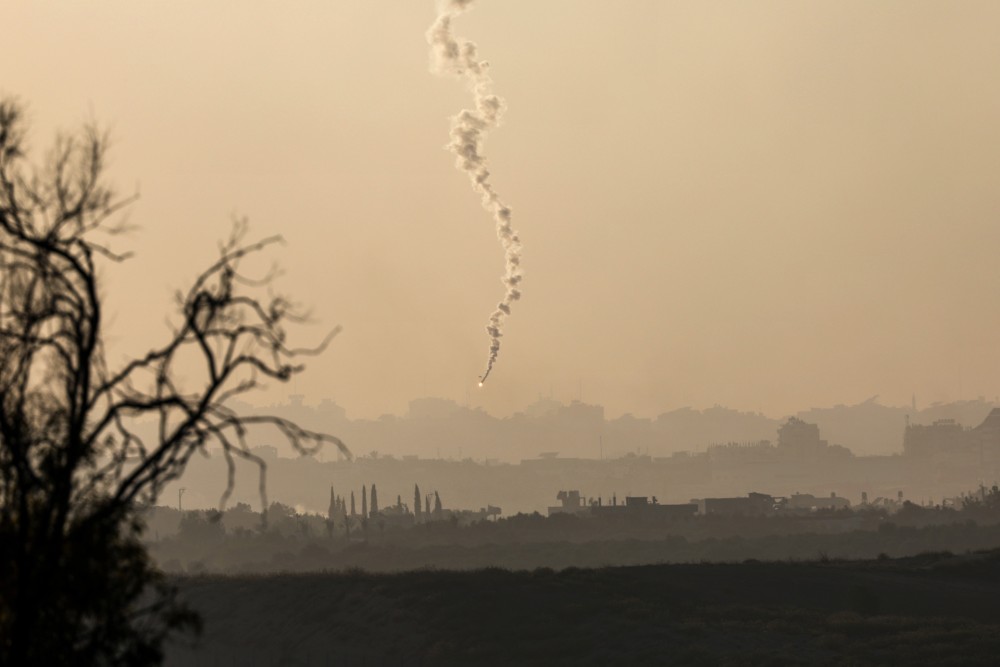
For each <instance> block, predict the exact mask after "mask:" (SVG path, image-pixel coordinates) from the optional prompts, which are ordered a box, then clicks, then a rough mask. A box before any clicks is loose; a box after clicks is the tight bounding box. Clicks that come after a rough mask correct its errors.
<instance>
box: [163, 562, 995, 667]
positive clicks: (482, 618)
mask: <svg viewBox="0 0 1000 667" xmlns="http://www.w3.org/2000/svg"><path fill="white" fill-rule="evenodd" d="M178 583H179V585H180V587H181V589H182V591H183V595H184V597H185V598H186V599H187V600H188V601H189V602H190V603H191V604H192V605H193V606H194V607H195V608H196V609H198V610H199V611H200V612H201V613H202V614H203V615H204V619H205V626H206V627H205V634H204V636H203V638H202V640H201V642H200V643H199V645H198V646H196V647H184V646H175V647H173V649H172V651H171V652H170V656H169V660H168V664H170V665H178V666H179V665H206V666H208V665H313V664H316V665H437V664H455V665H467V664H518V665H549V664H553V665H556V664H558V665H562V664H572V665H608V664H625V663H626V662H627V661H628V662H631V663H633V664H671V665H684V664H694V665H700V664H705V665H714V664H722V665H725V664H731V665H747V664H761V665H799V664H830V665H834V664H835V665H844V664H847V665H886V664H899V665H923V664H926V665H977V664H981V665H992V664H996V656H997V655H998V654H1000V605H998V604H997V601H998V599H1000V552H986V553H979V554H968V555H962V556H953V555H950V554H928V555H923V556H919V557H915V558H908V559H901V560H888V559H883V560H874V561H862V562H836V561H825V562H811V563H787V562H785V563H759V562H745V563H741V564H691V565H656V566H643V567H618V568H601V569H567V570H563V571H558V572H557V571H552V570H548V569H540V570H535V571H530V572H528V571H522V572H509V571H504V570H498V569H487V570H479V571H471V572H446V571H417V572H407V573H400V574H370V573H364V572H345V573H329V574H296V575H274V576H241V577H220V576H204V577H188V578H181V579H179V580H178Z"/></svg>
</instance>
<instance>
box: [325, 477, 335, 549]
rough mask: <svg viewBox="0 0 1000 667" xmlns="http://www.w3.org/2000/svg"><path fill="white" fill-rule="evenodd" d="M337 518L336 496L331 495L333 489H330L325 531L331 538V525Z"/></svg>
mask: <svg viewBox="0 0 1000 667" xmlns="http://www.w3.org/2000/svg"><path fill="white" fill-rule="evenodd" d="M336 518H337V496H336V495H335V494H334V493H333V487H332V486H331V487H330V505H329V506H328V507H327V509H326V529H327V531H328V532H329V533H330V536H331V537H332V536H333V524H334V521H335V520H336Z"/></svg>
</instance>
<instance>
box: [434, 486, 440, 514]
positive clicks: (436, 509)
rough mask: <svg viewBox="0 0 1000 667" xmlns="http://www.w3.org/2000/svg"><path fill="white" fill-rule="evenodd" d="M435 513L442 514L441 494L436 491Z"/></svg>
mask: <svg viewBox="0 0 1000 667" xmlns="http://www.w3.org/2000/svg"><path fill="white" fill-rule="evenodd" d="M434 514H441V496H439V495H438V492H437V491H435V492H434Z"/></svg>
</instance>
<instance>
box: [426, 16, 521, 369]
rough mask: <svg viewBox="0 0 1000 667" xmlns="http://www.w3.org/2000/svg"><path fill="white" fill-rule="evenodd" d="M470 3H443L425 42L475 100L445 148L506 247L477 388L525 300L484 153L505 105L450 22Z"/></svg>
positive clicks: (513, 242) (506, 213)
mask: <svg viewBox="0 0 1000 667" xmlns="http://www.w3.org/2000/svg"><path fill="white" fill-rule="evenodd" d="M472 2H473V0H443V1H442V2H440V3H439V14H438V17H437V19H436V20H435V21H434V24H433V25H432V26H431V27H430V30H428V31H427V41H428V43H429V44H430V45H431V54H432V57H433V68H434V70H435V71H436V73H438V74H452V75H455V76H458V77H461V78H463V79H465V80H466V81H467V82H468V84H469V87H470V88H471V89H472V92H473V94H474V96H475V103H476V108H475V109H463V110H462V111H461V112H459V113H458V115H456V116H453V117H452V119H451V141H450V142H449V143H448V146H447V148H448V150H450V151H451V152H453V153H454V154H455V166H456V167H458V168H459V169H460V170H462V171H464V172H465V173H466V174H468V175H469V180H470V181H471V182H472V188H473V189H474V190H475V191H476V192H479V193H480V194H482V196H483V207H484V208H486V210H488V211H490V212H492V213H493V219H494V220H495V221H496V227H497V238H499V239H500V243H501V244H502V245H503V249H504V258H505V260H506V269H505V271H504V275H503V279H502V282H503V284H504V295H503V299H502V300H501V301H500V303H498V304H497V307H496V310H494V311H493V314H491V315H490V319H489V323H488V324H487V325H486V332H487V333H488V334H489V335H490V355H489V360H488V361H487V363H486V371H485V372H484V373H483V375H482V377H480V378H479V384H480V385H482V383H483V382H485V381H486V378H487V377H489V375H490V371H492V370H493V364H494V363H496V360H497V353H498V352H500V338H501V337H502V336H503V323H504V320H506V319H507V316H508V315H510V306H511V304H512V303H513V302H515V301H517V300H518V299H520V298H521V292H520V289H519V286H520V284H521V239H520V238H519V237H518V235H517V232H516V231H514V228H513V227H511V220H510V208H508V207H507V206H506V205H505V204H504V203H503V202H502V201H501V200H500V195H498V194H497V192H496V190H494V189H493V185H492V184H491V183H490V172H489V169H488V168H487V166H486V158H485V157H484V156H483V153H482V148H483V142H484V141H485V139H486V133H487V132H489V131H490V130H491V129H493V128H494V127H496V126H497V124H498V123H499V121H500V116H501V114H502V113H503V110H504V101H503V100H502V99H501V98H500V97H498V96H496V95H494V94H493V80H492V79H490V76H489V72H488V70H489V63H487V62H486V61H485V60H479V57H478V55H477V52H476V45H475V44H474V43H472V42H470V41H468V40H464V39H459V38H456V37H455V36H454V35H453V34H452V31H451V22H452V20H453V19H454V18H455V17H456V16H458V15H459V14H461V13H462V12H464V11H465V10H467V9H469V7H470V6H471V5H472Z"/></svg>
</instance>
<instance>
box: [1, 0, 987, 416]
mask: <svg viewBox="0 0 1000 667" xmlns="http://www.w3.org/2000/svg"><path fill="white" fill-rule="evenodd" d="M5 15H6V21H7V22H8V23H9V24H10V25H17V26H18V30H15V31H11V32H10V34H8V36H7V48H8V49H10V50H11V52H13V53H16V54H17V58H16V63H17V66H16V67H15V66H13V61H9V66H8V67H6V68H4V69H5V71H4V77H3V79H4V87H5V89H6V90H7V91H11V92H13V93H16V94H17V95H18V96H19V97H20V98H21V99H23V100H24V101H25V102H26V104H27V108H28V113H29V117H30V118H31V120H32V134H31V136H30V141H29V147H30V148H31V149H35V150H39V151H40V150H41V149H42V148H43V147H44V146H45V145H47V140H48V137H49V136H51V133H52V132H53V131H54V130H55V129H57V128H67V127H72V126H75V125H76V124H77V123H78V122H79V121H80V120H83V119H86V118H94V119H96V120H98V121H99V122H101V123H104V124H107V125H109V126H110V128H111V136H112V138H113V153H112V162H111V165H110V172H109V173H110V176H111V178H112V180H113V181H114V182H115V183H117V184H118V186H119V188H120V190H121V191H122V192H123V193H125V194H127V193H129V192H131V190H132V187H133V184H137V186H138V190H139V192H140V193H141V197H140V199H139V200H138V201H137V203H136V204H134V205H133V206H132V207H131V209H130V219H131V220H132V221H133V222H134V223H136V224H137V225H138V226H139V227H140V229H139V230H137V231H136V232H134V233H133V234H131V235H129V236H127V237H125V238H124V239H118V240H116V244H117V245H118V246H121V247H120V249H122V250H125V249H131V250H133V251H135V253H136V255H137V259H136V260H134V261H130V262H126V263H124V264H122V265H116V266H108V267H106V268H104V269H103V276H104V279H105V280H106V285H107V286H108V290H107V292H108V294H107V298H108V302H109V305H108V307H107V311H108V312H109V313H110V314H111V316H112V321H111V322H110V323H109V329H108V330H109V335H110V336H111V338H110V339H109V346H110V357H111V358H112V359H123V358H125V357H126V355H129V354H135V353H136V352H138V351H141V348H143V346H144V345H145V344H146V342H147V341H149V340H151V339H155V338H156V337H157V336H164V335H165V334H166V332H167V329H166V326H165V324H164V317H163V316H161V315H160V313H166V312H167V311H168V310H169V308H170V306H171V304H172V299H173V292H174V290H175V289H176V288H178V287H179V286H181V285H183V284H186V283H187V282H188V281H189V280H190V279H191V278H192V277H193V275H194V274H195V272H196V269H197V267H201V266H203V265H204V264H206V262H208V261H210V260H211V259H212V258H213V256H214V255H213V253H214V245H213V241H214V240H215V239H219V238H223V237H224V236H225V235H226V234H227V233H228V229H229V226H230V220H231V216H232V215H233V214H236V215H241V216H242V215H245V216H247V217H249V219H250V222H251V230H252V232H253V233H255V234H257V235H259V236H267V235H270V234H273V233H281V234H282V235H283V236H284V237H285V239H286V240H287V245H286V246H285V247H284V248H282V249H281V251H280V252H278V253H275V255H274V257H273V258H274V259H275V260H276V261H277V262H278V263H279V265H280V266H281V267H282V268H283V269H284V270H285V272H286V275H285V276H284V277H283V278H282V279H281V280H280V281H279V283H278V287H279V288H280V289H282V290H285V291H287V292H288V293H290V294H292V295H294V296H295V297H296V298H297V299H298V300H299V301H301V302H303V303H305V304H308V305H309V306H311V308H312V311H313V313H314V317H315V319H316V320H317V321H318V323H317V324H316V325H315V326H312V327H309V328H307V329H306V330H305V331H304V332H303V335H302V337H303V338H309V339H310V340H315V341H318V340H319V339H321V338H322V336H323V334H324V333H325V332H326V331H327V330H328V329H329V328H330V327H332V326H333V325H335V324H340V325H343V327H344V331H343V333H342V334H341V336H340V337H338V338H337V339H336V340H335V342H334V344H333V345H332V346H331V347H330V349H329V350H328V352H327V353H326V354H325V355H323V356H321V357H319V358H317V359H315V360H312V362H311V364H310V367H309V370H308V372H307V373H305V374H304V375H302V376H300V377H299V378H297V379H296V381H295V383H294V385H293V386H288V387H280V388H276V389H275V390H274V392H273V393H272V394H271V395H265V396H263V397H261V398H260V400H261V402H263V403H268V402H282V401H284V400H285V399H286V397H287V396H288V395H290V394H302V395H305V396H307V397H308V398H309V400H310V401H319V400H320V399H322V398H332V399H334V400H336V401H337V402H338V403H339V404H340V405H342V406H344V407H345V408H346V409H347V411H348V414H349V415H351V416H352V417H354V418H373V417H377V416H378V415H380V414H382V413H395V414H402V413H405V411H406V406H407V404H408V401H409V400H410V399H412V398H414V397H418V396H428V395H430V396H442V397H446V398H450V399H453V400H455V401H457V402H460V403H466V402H469V403H471V404H472V405H476V406H482V407H484V408H485V409H487V410H488V411H490V412H491V413H493V414H497V415H506V414H511V413H513V412H516V411H518V410H521V409H523V407H524V406H526V405H527V404H529V403H531V402H532V401H534V400H535V399H536V398H537V397H538V396H539V395H549V394H551V395H553V396H554V397H555V398H557V399H559V400H562V401H564V402H568V401H569V400H571V399H576V398H582V399H584V400H585V401H588V402H592V403H599V404H601V405H603V406H605V408H606V410H607V414H608V415H609V416H611V417H614V416H617V415H620V414H622V413H626V412H631V413H634V414H637V415H645V416H655V415H657V414H659V413H660V412H662V411H665V410H671V409H676V408H679V407H683V406H692V407H694V408H707V407H711V406H712V405H715V404H720V405H725V406H729V407H732V408H735V409H740V410H747V411H762V412H764V413H766V414H768V415H769V416H772V417H775V418H777V417H780V416H782V415H788V414H794V413H796V412H798V411H800V410H806V409H809V408H811V407H823V406H832V405H835V404H838V403H847V404H854V403H858V402H861V401H864V400H865V399H867V398H869V397H870V396H871V395H873V394H879V395H880V400H881V401H882V402H883V403H885V404H887V405H908V404H909V403H910V401H911V397H912V396H913V395H914V394H916V396H917V397H918V399H919V401H920V403H921V404H922V405H926V404H930V403H933V402H936V401H950V400H959V399H967V398H976V397H978V396H985V397H986V398H987V399H993V398H994V397H995V396H996V395H997V394H998V393H1000V383H998V380H997V378H998V377H1000V346H997V345H996V341H995V332H996V331H997V330H998V325H1000V308H997V307H995V299H994V290H995V286H996V285H997V284H998V280H1000V264H998V263H997V262H996V261H995V259H994V257H993V253H994V248H996V247H997V245H998V242H1000V225H997V224H996V223H997V215H998V209H1000V191H998V190H997V188H996V176H997V174H998V173H1000V151H997V150H996V148H997V145H998V140H1000V136H998V133H1000V127H998V125H997V123H996V122H995V121H996V118H997V112H998V110H1000V89H998V88H997V86H996V85H995V74H996V63H997V62H998V59H1000V42H998V41H997V40H996V39H995V26H996V25H997V24H998V21H1000V6H998V5H997V4H996V3H993V2H971V1H970V2H961V3H957V4H955V3H938V2H924V1H906V2H903V1H887V2H878V3H870V2H839V1H838V2H813V3H789V2H777V3H742V2H721V3H708V4H706V3H691V4H675V3H664V2H654V1H648V2H638V3H630V4H629V8H628V10H627V11H623V8H622V7H621V6H620V5H618V4H616V3H609V2H596V1H586V2H580V1H576V0H574V1H573V2H570V1H568V0H553V1H551V2H545V3H537V2H529V1H528V0H507V1H505V2H502V3H501V2H483V3H479V4H478V5H477V7H476V11H474V12H470V13H468V14H467V15H463V16H462V18H461V30H460V32H461V34H462V35H464V36H467V37H469V38H470V39H472V40H474V41H476V42H477V43H478V44H479V45H480V47H481V51H482V57H484V58H486V59H487V60H489V61H490V62H491V63H492V65H493V66H492V68H491V75H492V77H493V79H494V82H495V88H496V90H497V92H498V93H499V94H500V95H502V96H503V97H504V98H506V100H507V101H508V105H509V108H508V109H507V112H506V114H505V116H504V119H503V123H502V124H501V126H500V127H499V128H497V129H496V130H495V131H493V132H492V133H491V135H490V138H489V141H488V143H487V145H486V149H487V154H488V158H489V161H490V166H491V170H492V173H493V176H492V178H493V182H494V183H495V185H496V186H497V188H498V189H499V190H500V191H501V192H502V193H503V195H504V198H505V201H506V202H507V203H509V205H510V206H511V207H512V208H513V211H514V215H515V219H516V226H517V228H518V230H519V231H520V233H521V236H522V238H523V242H524V261H523V267H524V274H525V279H524V289H523V292H524V298H523V299H522V300H521V301H520V302H518V303H517V304H516V307H515V310H514V313H513V314H512V315H511V317H510V319H509V321H508V323H507V331H506V335H505V337H504V339H503V341H504V346H503V348H502V350H501V352H500V355H499V358H498V362H497V367H496V369H495V371H494V373H493V375H491V377H490V381H489V383H488V384H487V386H486V387H484V388H483V389H482V390H479V389H477V387H476V379H477V377H478V376H479V375H480V374H481V373H482V370H483V369H482V366H483V361H484V359H485V354H486V351H487V345H488V339H487V337H486V334H485V333H484V331H483V326H484V323H485V320H486V317H487V316H488V314H489V312H490V311H491V310H492V309H493V307H494V304H495V303H496V302H497V300H498V299H499V298H500V296H501V294H502V286H501V285H500V284H499V282H498V277H499V276H500V275H501V273H502V262H503V260H502V254H501V250H500V248H499V247H498V245H497V242H496V238H495V234H494V229H493V225H492V223H491V222H490V220H489V216H488V215H487V214H485V213H484V212H483V210H482V209H481V208H480V205H479V202H478V197H477V196H476V195H474V194H472V193H471V192H470V191H469V188H468V184H467V182H466V179H465V178H464V177H463V176H461V174H459V173H457V172H456V171H455V169H454V166H453V159H452V158H451V156H449V155H448V154H447V153H446V152H445V151H444V150H442V148H443V146H444V144H445V143H446V141H447V132H448V122H447V118H448V117H449V116H451V115H452V114H454V113H455V112H456V111H457V110H458V109H461V108H463V106H468V104H469V94H468V91H467V90H465V89H464V87H463V86H462V85H461V84H460V83H459V82H457V81H456V80H454V79H450V78H448V77H434V76H431V75H430V74H429V73H428V65H429V59H428V53H427V49H428V47H427V43H426V41H425V39H424V32H425V30H426V28H427V26H428V25H429V23H430V21H431V19H432V18H433V15H434V13H433V8H432V6H431V3H421V2H396V3H388V2H337V3H319V2H307V3H296V4H295V5H292V6H289V5H280V6H279V5H270V6H264V5H256V6H248V5H245V4H240V3H235V2H213V3H197V4H196V3H173V4H171V5H170V6H169V7H168V6H166V5H156V4H145V3H138V4H137V3H130V2H125V1H122V0H120V1H115V2H106V3H100V4H98V5H92V4H87V5H83V4H71V3H61V4H57V3H48V2H46V3H30V4H29V3H17V4H15V5H12V6H10V7H7V8H5ZM67 54H72V55H71V56H68V55H67ZM194 241H197V242H194ZM263 268H266V266H264V267H263ZM310 337H311V338H310Z"/></svg>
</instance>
